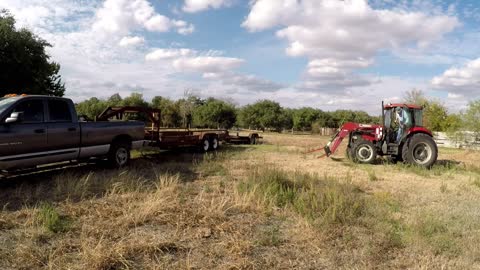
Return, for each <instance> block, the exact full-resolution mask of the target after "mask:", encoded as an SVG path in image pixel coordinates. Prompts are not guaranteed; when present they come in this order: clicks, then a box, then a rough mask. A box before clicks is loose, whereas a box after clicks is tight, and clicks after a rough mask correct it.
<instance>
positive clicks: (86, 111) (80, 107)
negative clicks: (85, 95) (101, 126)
mask: <svg viewBox="0 0 480 270" xmlns="http://www.w3.org/2000/svg"><path fill="white" fill-rule="evenodd" d="M107 105H108V102H106V101H105V100H100V99H98V98H96V97H92V98H90V99H88V100H85V101H82V102H80V103H78V104H77V106H76V108H77V113H78V115H85V116H87V117H88V118H89V119H95V117H96V116H97V115H99V114H100V113H101V112H103V110H105V109H106V108H107V107H108V106H107Z"/></svg>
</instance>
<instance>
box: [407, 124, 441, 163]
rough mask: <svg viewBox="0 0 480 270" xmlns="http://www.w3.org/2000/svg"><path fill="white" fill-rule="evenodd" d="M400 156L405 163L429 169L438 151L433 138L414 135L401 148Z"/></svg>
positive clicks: (425, 135)
mask: <svg viewBox="0 0 480 270" xmlns="http://www.w3.org/2000/svg"><path fill="white" fill-rule="evenodd" d="M402 150H403V151H402V156H403V159H404V161H406V162H407V163H410V164H413V165H418V166H421V167H425V168H431V167H432V166H433V164H434V163H435V162H436V161H437V157H438V149H437V144H436V143H435V141H434V140H433V138H432V137H431V136H429V135H427V134H422V133H420V134H415V135H413V137H411V138H410V139H409V140H408V141H407V142H406V143H405V145H404V146H403V149H402Z"/></svg>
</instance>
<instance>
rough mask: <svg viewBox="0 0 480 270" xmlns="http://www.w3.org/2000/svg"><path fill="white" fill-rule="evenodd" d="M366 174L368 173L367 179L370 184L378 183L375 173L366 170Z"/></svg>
mask: <svg viewBox="0 0 480 270" xmlns="http://www.w3.org/2000/svg"><path fill="white" fill-rule="evenodd" d="M367 173H368V179H369V180H370V181H372V182H375V181H379V180H380V179H379V178H378V177H377V175H376V174H375V171H374V170H372V169H368V170H367Z"/></svg>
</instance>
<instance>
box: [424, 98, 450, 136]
mask: <svg viewBox="0 0 480 270" xmlns="http://www.w3.org/2000/svg"><path fill="white" fill-rule="evenodd" d="M447 116H448V112H447V108H446V107H445V106H444V105H443V104H442V103H440V102H439V101H426V102H425V105H424V109H423V125H424V126H425V127H426V128H428V129H429V130H432V131H445V129H446V128H447V127H446V123H447V122H446V120H447Z"/></svg>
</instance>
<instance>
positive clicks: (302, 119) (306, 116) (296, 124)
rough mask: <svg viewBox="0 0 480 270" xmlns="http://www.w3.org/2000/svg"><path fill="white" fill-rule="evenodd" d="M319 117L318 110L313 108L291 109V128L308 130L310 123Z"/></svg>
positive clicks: (310, 126)
mask: <svg viewBox="0 0 480 270" xmlns="http://www.w3.org/2000/svg"><path fill="white" fill-rule="evenodd" d="M319 118H320V111H318V110H316V109H313V108H301V109H297V110H294V111H293V128H294V129H296V130H302V131H305V130H310V129H311V128H312V124H313V123H314V122H315V121H317V120H318V119H319Z"/></svg>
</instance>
